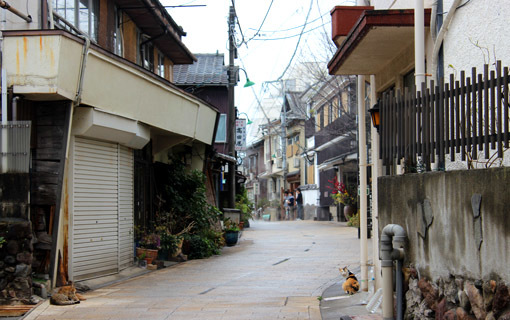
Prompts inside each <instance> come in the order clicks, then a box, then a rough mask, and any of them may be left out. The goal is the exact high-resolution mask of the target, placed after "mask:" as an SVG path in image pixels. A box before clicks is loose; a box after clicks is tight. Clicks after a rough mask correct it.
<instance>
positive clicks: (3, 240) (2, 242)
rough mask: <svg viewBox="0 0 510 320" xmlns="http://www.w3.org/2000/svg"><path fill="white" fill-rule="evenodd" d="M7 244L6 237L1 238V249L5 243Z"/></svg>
mask: <svg viewBox="0 0 510 320" xmlns="http://www.w3.org/2000/svg"><path fill="white" fill-rule="evenodd" d="M5 242H7V241H6V240H5V238H4V237H0V248H2V247H3V246H4V243H5Z"/></svg>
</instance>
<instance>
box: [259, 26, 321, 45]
mask: <svg viewBox="0 0 510 320" xmlns="http://www.w3.org/2000/svg"><path fill="white" fill-rule="evenodd" d="M326 24H327V23H325V24H321V25H320V26H317V27H315V28H312V29H310V30H306V31H304V32H300V33H298V34H294V35H291V36H287V37H280V38H265V39H253V40H256V41H273V40H285V39H290V38H295V37H298V36H301V35H303V34H305V33H309V32H312V31H314V30H317V29H319V28H322V27H323V26H325V25H326Z"/></svg>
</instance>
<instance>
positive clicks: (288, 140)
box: [287, 137, 292, 146]
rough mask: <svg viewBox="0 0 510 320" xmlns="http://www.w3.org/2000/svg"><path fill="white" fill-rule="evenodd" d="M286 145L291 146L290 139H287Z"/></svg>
mask: <svg viewBox="0 0 510 320" xmlns="http://www.w3.org/2000/svg"><path fill="white" fill-rule="evenodd" d="M287 145H288V146H290V145H292V137H289V138H287Z"/></svg>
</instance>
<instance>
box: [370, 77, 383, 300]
mask: <svg viewBox="0 0 510 320" xmlns="http://www.w3.org/2000/svg"><path fill="white" fill-rule="evenodd" d="M370 101H371V102H372V104H374V103H375V101H377V90H376V84H375V75H371V76H370ZM371 138H372V248H373V249H372V261H373V264H374V277H375V287H376V288H380V287H381V277H380V276H379V274H380V273H379V271H380V270H381V260H379V207H378V204H377V197H378V194H379V188H378V184H377V178H378V177H380V176H382V161H381V160H380V159H379V132H378V131H377V129H376V128H375V127H374V126H372V128H371ZM375 291H376V290H374V292H375Z"/></svg>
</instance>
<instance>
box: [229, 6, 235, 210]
mask: <svg viewBox="0 0 510 320" xmlns="http://www.w3.org/2000/svg"><path fill="white" fill-rule="evenodd" d="M234 21H235V12H234V7H232V6H231V7H230V11H229V18H228V43H229V45H228V49H229V64H228V116H227V117H228V118H227V119H228V135H227V137H228V153H229V156H232V157H235V152H236V151H235V131H236V128H235V125H236V123H235V109H234V85H235V82H236V80H237V79H236V72H235V70H234V59H235V47H234V30H233V28H234ZM235 168H236V167H235V163H233V162H231V161H230V162H229V163H228V206H229V208H234V206H235V196H236V190H235V188H236V182H235V181H236V180H235V179H236V177H235Z"/></svg>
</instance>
